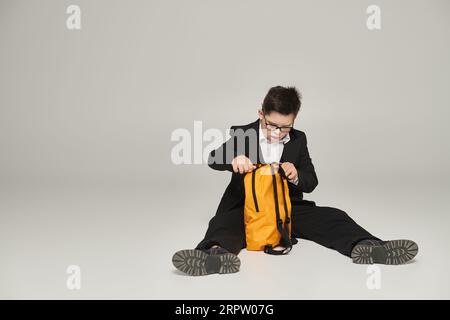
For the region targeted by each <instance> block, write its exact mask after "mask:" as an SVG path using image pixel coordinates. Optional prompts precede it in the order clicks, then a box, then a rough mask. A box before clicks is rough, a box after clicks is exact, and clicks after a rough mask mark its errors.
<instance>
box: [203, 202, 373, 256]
mask: <svg viewBox="0 0 450 320" xmlns="http://www.w3.org/2000/svg"><path fill="white" fill-rule="evenodd" d="M292 237H295V238H301V239H307V240H311V241H314V242H316V243H318V244H320V245H322V246H325V247H327V248H330V249H334V250H337V251H338V252H340V253H342V254H343V255H346V256H348V257H350V254H351V251H352V248H353V246H354V245H355V244H356V243H357V242H358V241H360V240H363V239H376V240H381V239H380V238H377V237H375V236H373V235H372V234H370V233H369V232H368V231H366V230H365V229H364V228H362V227H361V226H359V225H358V224H357V223H356V222H355V221H354V220H353V219H352V218H350V216H349V215H348V214H347V213H346V212H344V211H342V210H340V209H337V208H333V207H322V206H317V205H316V204H315V202H314V201H309V202H308V203H306V204H305V203H297V204H296V203H292ZM215 244H216V245H220V246H221V247H223V248H225V249H227V250H228V251H229V252H231V253H234V254H238V253H239V252H240V250H241V249H243V248H245V247H246V241H245V224H244V208H243V207H238V208H235V209H233V210H231V211H227V212H225V213H221V214H216V215H215V216H214V217H213V218H212V219H211V220H210V221H209V226H208V230H207V231H206V234H205V237H204V239H203V240H202V241H201V242H200V243H199V244H198V245H197V247H196V249H207V248H209V247H211V246H212V245H215ZM294 248H295V247H294Z"/></svg>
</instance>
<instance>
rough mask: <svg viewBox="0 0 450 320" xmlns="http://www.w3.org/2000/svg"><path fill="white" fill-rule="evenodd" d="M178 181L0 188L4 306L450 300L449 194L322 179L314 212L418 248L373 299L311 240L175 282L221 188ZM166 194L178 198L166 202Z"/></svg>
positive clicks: (222, 180)
mask: <svg viewBox="0 0 450 320" xmlns="http://www.w3.org/2000/svg"><path fill="white" fill-rule="evenodd" d="M176 170H183V169H181V168H178V169H176ZM208 170H210V169H209V168H207V167H206V168H199V169H198V171H199V172H202V173H204V174H209V171H208ZM185 178H186V179H185V180H184V179H183V181H178V183H175V181H172V180H166V181H165V182H160V183H159V184H153V185H151V184H145V183H141V184H139V183H137V182H133V183H131V182H128V183H126V182H120V183H119V182H117V181H116V182H112V181H109V182H108V181H87V180H84V181H79V183H73V182H72V183H68V182H67V181H66V182H64V181H60V182H59V184H58V183H56V182H53V183H47V184H45V183H43V182H42V181H41V182H36V181H35V182H31V181H28V182H27V183H26V184H25V183H16V184H14V183H9V184H8V186H7V187H6V186H4V187H3V188H2V192H1V199H0V200H1V201H0V206H1V207H0V210H1V217H2V223H1V224H0V237H1V238H0V260H1V261H2V263H1V264H0V271H1V272H0V298H3V299H16V298H25V299H50V298H58V299H81V298H83V299H96V298H104V299H118V298H120V299H315V298H319V299H321V298H323V299H335V298H337V299H341V298H342V299H347V298H356V299H395V298H405V299H418V298H420V299H421V298H424V299H431V298H437V299H443V298H445V299H448V298H450V289H449V288H450V286H449V284H450V281H449V280H450V279H449V272H448V263H449V262H450V260H449V253H448V252H449V250H448V225H449V219H450V218H449V216H448V211H449V209H450V207H449V206H448V204H447V202H446V200H447V199H446V195H447V194H448V191H449V190H448V186H444V185H443V186H435V188H432V189H429V190H423V189H422V190H420V189H419V188H418V187H417V185H416V184H415V183H413V182H412V181H409V180H405V181H403V184H402V185H399V184H396V185H391V186H388V187H384V188H379V187H377V186H374V185H373V184H370V183H362V182H361V181H363V180H361V181H359V184H358V181H354V184H352V183H350V184H347V185H345V186H344V187H342V188H335V190H333V188H331V187H330V185H331V184H330V185H329V184H328V183H327V180H326V179H325V182H324V183H323V186H321V187H318V189H317V191H315V192H314V193H313V194H311V195H309V199H312V200H315V201H316V203H317V204H318V205H329V206H335V207H339V208H341V209H343V210H345V211H346V212H347V213H348V214H350V215H351V216H352V217H353V218H354V219H355V220H356V221H357V222H358V223H360V224H361V225H362V226H364V227H365V228H367V229H368V230H369V231H370V232H372V233H373V234H376V235H377V236H379V237H382V238H385V239H393V238H411V239H414V240H415V241H416V242H417V243H418V244H419V254H418V256H417V258H416V260H414V262H413V263H409V264H407V265H402V266H383V265H382V266H379V271H380V285H381V287H380V289H368V287H367V284H366V282H367V279H368V277H369V276H370V274H368V269H367V266H363V265H355V264H352V263H351V261H350V260H349V259H348V258H346V257H345V256H342V255H340V254H339V253H337V252H335V251H333V250H330V249H327V248H324V247H321V246H319V245H317V244H315V243H313V242H310V241H306V240H300V242H299V244H298V245H296V246H295V247H294V249H293V251H292V252H291V253H290V254H289V255H288V256H282V257H274V256H268V255H265V254H264V253H259V252H249V251H246V250H245V249H244V250H242V251H241V253H240V254H239V257H240V258H241V261H242V266H241V271H240V272H239V273H236V274H231V275H211V276H206V277H188V276H185V275H183V274H181V273H179V272H178V271H177V270H176V269H174V267H173V266H172V264H171V256H172V254H173V253H174V252H175V251H176V250H179V249H183V248H190V247H193V246H194V245H195V244H197V243H198V242H199V241H200V240H201V238H202V237H203V235H204V232H205V231H206V227H207V223H208V221H209V218H210V216H211V214H213V213H214V211H215V208H216V205H217V201H218V200H219V198H220V192H222V191H223V188H224V186H225V185H226V183H227V182H228V176H227V175H226V174H223V175H221V174H218V175H213V176H211V178H210V179H205V180H201V179H200V180H197V181H196V183H195V184H194V185H193V187H192V188H186V187H185V186H186V185H188V183H187V182H186V181H194V180H190V179H191V178H193V177H191V176H186V177H185ZM199 181H208V182H209V183H210V184H209V185H206V184H200V183H198V182H199ZM169 190H171V191H172V192H173V194H174V195H177V197H175V196H173V197H167V196H166V195H165V194H166V193H165V192H166V191H167V192H168V191H169ZM336 190H338V191H336ZM69 265H78V266H79V267H80V268H81V288H80V290H69V289H67V287H66V280H67V277H68V276H69V275H68V274H67V273H66V269H67V267H68V266H69Z"/></svg>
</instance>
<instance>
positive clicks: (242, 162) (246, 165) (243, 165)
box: [231, 155, 256, 174]
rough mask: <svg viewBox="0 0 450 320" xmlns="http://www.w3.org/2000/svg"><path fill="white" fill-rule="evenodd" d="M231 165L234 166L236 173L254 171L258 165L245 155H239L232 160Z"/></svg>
mask: <svg viewBox="0 0 450 320" xmlns="http://www.w3.org/2000/svg"><path fill="white" fill-rule="evenodd" d="M231 165H232V166H233V171H234V172H236V173H238V172H239V173H241V174H243V173H247V172H252V171H253V169H255V168H256V166H255V165H254V164H253V163H252V161H251V160H250V159H249V158H247V157H246V156H244V155H240V156H237V157H236V158H234V159H233V160H232V161H231Z"/></svg>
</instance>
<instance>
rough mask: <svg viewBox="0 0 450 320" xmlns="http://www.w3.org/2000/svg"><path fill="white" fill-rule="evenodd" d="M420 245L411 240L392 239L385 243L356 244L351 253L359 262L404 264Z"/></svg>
mask: <svg viewBox="0 0 450 320" xmlns="http://www.w3.org/2000/svg"><path fill="white" fill-rule="evenodd" d="M418 251H419V247H418V246H417V244H416V243H415V242H414V241H411V240H391V241H388V242H387V243H385V244H384V245H380V246H374V245H356V246H355V248H353V250H352V253H351V258H352V260H353V262H354V263H358V264H374V263H380V264H389V265H398V264H404V263H406V262H408V261H410V260H412V259H413V258H414V257H415V256H416V255H417V252H418Z"/></svg>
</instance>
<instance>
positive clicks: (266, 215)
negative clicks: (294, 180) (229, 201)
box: [244, 163, 297, 255]
mask: <svg viewBox="0 0 450 320" xmlns="http://www.w3.org/2000/svg"><path fill="white" fill-rule="evenodd" d="M244 187H245V205H244V221H245V236H246V242H247V250H254V251H262V250H264V252H265V253H267V254H274V255H284V254H287V253H289V251H291V249H292V244H293V243H294V244H295V243H297V241H296V239H295V238H294V239H291V224H290V222H291V201H290V198H289V188H288V183H287V178H286V175H285V174H284V171H283V169H282V168H281V165H280V164H277V163H272V164H257V165H256V169H254V170H253V171H252V172H249V173H247V174H246V175H245V176H244ZM283 224H284V226H283ZM277 246H283V247H285V249H283V250H274V249H273V248H274V247H277Z"/></svg>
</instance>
